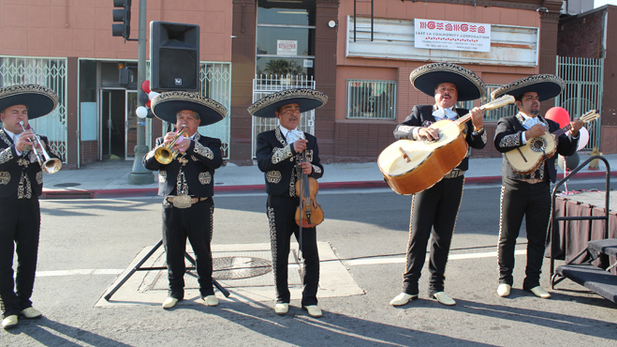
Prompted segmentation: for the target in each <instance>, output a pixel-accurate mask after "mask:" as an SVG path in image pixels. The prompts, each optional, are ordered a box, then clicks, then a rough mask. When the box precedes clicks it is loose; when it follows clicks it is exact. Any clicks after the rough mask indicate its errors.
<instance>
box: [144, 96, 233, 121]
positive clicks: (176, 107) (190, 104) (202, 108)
mask: <svg viewBox="0 0 617 347" xmlns="http://www.w3.org/2000/svg"><path fill="white" fill-rule="evenodd" d="M150 108H151V109H152V113H154V115H155V116H156V118H158V119H161V120H164V121H166V122H169V123H172V124H175V123H176V114H177V113H178V112H180V111H182V110H190V111H194V112H197V113H198V114H199V118H200V119H201V122H200V123H199V126H200V127H201V126H205V125H210V124H214V123H216V122H219V121H221V120H223V118H225V116H226V115H227V108H226V107H225V106H223V105H222V104H220V103H218V102H216V101H214V100H212V99H210V98H207V97H205V96H203V95H200V94H197V93H191V92H180V91H175V92H165V93H161V94H159V95H157V96H156V97H155V98H154V99H152V102H151V103H150Z"/></svg>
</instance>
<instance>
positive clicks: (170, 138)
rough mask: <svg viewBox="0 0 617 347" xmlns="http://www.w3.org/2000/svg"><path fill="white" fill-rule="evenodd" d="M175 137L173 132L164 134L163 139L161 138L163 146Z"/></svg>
mask: <svg viewBox="0 0 617 347" xmlns="http://www.w3.org/2000/svg"><path fill="white" fill-rule="evenodd" d="M175 136H176V132H175V131H170V132H168V133H167V134H165V137H164V138H163V144H164V145H168V144H170V143H171V141H173V139H174V137H175Z"/></svg>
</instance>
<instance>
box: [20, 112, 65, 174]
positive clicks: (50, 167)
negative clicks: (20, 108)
mask: <svg viewBox="0 0 617 347" xmlns="http://www.w3.org/2000/svg"><path fill="white" fill-rule="evenodd" d="M19 125H21V128H22V129H24V131H26V127H25V126H24V122H23V121H21V122H19ZM28 129H30V124H28ZM29 140H30V142H32V152H34V155H35V156H36V160H37V161H38V162H39V165H41V169H43V170H44V171H45V172H47V173H49V174H53V173H56V172H58V171H60V169H61V168H62V162H61V161H60V159H56V158H52V157H50V156H49V154H48V153H47V151H46V150H45V147H43V143H42V141H41V138H40V137H39V136H38V135H37V134H34V136H32V137H30V138H29ZM37 145H38V146H39V147H40V148H41V149H40V150H38V149H36V147H37Z"/></svg>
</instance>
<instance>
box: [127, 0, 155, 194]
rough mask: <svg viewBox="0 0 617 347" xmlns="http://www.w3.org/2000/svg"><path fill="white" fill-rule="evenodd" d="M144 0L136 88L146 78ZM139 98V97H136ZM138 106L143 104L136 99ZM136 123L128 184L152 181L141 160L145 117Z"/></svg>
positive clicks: (144, 148) (142, 0)
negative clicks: (131, 166) (131, 168)
mask: <svg viewBox="0 0 617 347" xmlns="http://www.w3.org/2000/svg"><path fill="white" fill-rule="evenodd" d="M146 7H147V1H146V0H139V42H138V47H139V48H138V52H137V55H138V56H137V82H138V83H137V88H138V91H139V89H141V84H142V83H143V82H144V81H145V80H146ZM138 99H139V98H138ZM138 103H139V106H144V105H143V104H142V102H141V101H138ZM141 123H142V122H140V121H138V123H137V145H136V146H135V161H134V162H133V170H132V171H131V173H130V174H129V184H149V183H153V182H154V175H153V174H152V172H151V171H149V170H147V169H146V168H145V167H144V165H143V163H142V161H143V158H144V156H145V155H146V154H147V153H148V146H146V139H145V134H146V126H145V124H146V123H145V119H144V120H143V124H141Z"/></svg>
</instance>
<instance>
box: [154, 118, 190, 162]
mask: <svg viewBox="0 0 617 347" xmlns="http://www.w3.org/2000/svg"><path fill="white" fill-rule="evenodd" d="M182 136H186V131H185V130H184V126H183V127H182V128H181V129H180V131H179V132H178V133H177V134H176V136H174V138H173V140H171V142H170V143H169V144H168V145H166V146H160V147H158V148H157V149H156V150H154V159H156V161H158V162H159V163H161V164H163V165H167V164H169V163H171V161H172V160H174V158H176V156H178V150H177V149H174V145H175V144H176V142H178V139H179V138H180V137H182Z"/></svg>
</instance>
